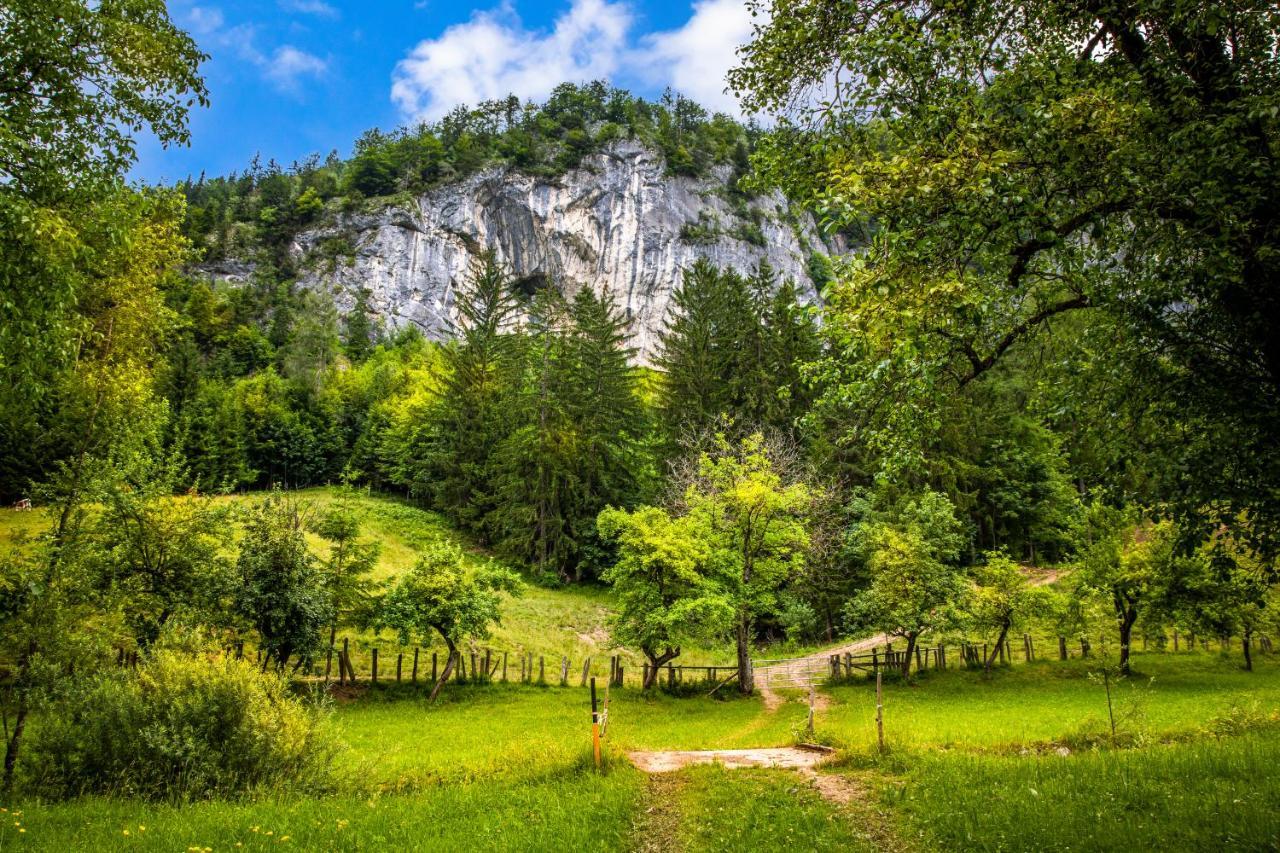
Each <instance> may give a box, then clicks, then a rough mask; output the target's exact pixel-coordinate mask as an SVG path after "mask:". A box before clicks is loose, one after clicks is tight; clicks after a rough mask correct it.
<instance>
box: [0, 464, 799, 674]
mask: <svg viewBox="0 0 1280 853" xmlns="http://www.w3.org/2000/svg"><path fill="white" fill-rule="evenodd" d="M295 494H296V495H297V497H298V498H299V500H300V501H302V502H303V503H304V504H305V505H307V507H308V508H309V509H308V511H309V512H310V513H312V514H316V513H319V512H322V511H324V510H325V509H327V508H329V507H330V506H332V505H333V504H334V503H336V502H338V501H343V502H345V503H346V505H347V506H349V507H350V508H351V509H352V510H353V511H354V513H355V514H356V516H357V517H358V518H359V519H360V523H361V536H362V538H363V539H365V540H366V541H373V542H377V543H378V546H379V549H380V551H379V557H378V565H377V567H376V569H375V571H374V577H375V579H377V580H387V579H389V578H392V577H394V576H395V575H396V574H398V573H399V572H402V571H404V570H406V569H408V568H409V567H410V566H411V565H413V562H414V561H415V560H416V559H417V555H418V554H419V553H420V552H421V551H422V550H424V549H425V548H427V547H429V546H430V545H431V544H432V543H435V542H438V541H440V540H449V541H455V542H459V543H460V544H462V545H463V546H464V548H466V549H467V550H468V552H469V553H472V554H475V555H476V557H477V559H480V558H483V557H484V556H485V555H484V554H483V553H482V552H480V551H479V550H478V549H476V548H474V547H473V546H471V545H469V543H466V542H465V541H462V540H460V539H459V537H458V536H457V534H456V533H455V532H454V531H452V530H451V529H450V528H449V526H448V524H447V523H446V522H445V520H444V518H443V517H442V516H440V515H439V514H437V513H434V512H431V511H428V510H424V509H421V508H418V507H415V506H412V505H409V504H407V503H404V502H401V501H399V500H396V499H394V498H387V497H380V496H371V495H366V494H363V493H359V492H355V493H348V494H346V495H343V494H342V493H340V492H339V491H338V490H336V489H331V488H314V489H303V490H301V491H298V492H296V493H295ZM257 497H258V496H257V495H252V494H251V495H246V496H240V495H237V496H230V497H228V498H226V500H228V501H231V502H233V503H236V504H239V505H247V504H248V503H249V502H250V501H252V500H254V499H256V498H257ZM47 524H48V520H47V518H46V517H45V514H44V513H43V512H41V511H40V510H38V509H37V510H35V511H31V512H16V511H14V510H10V509H0V546H4V545H6V544H8V543H11V542H13V541H14V539H15V538H16V537H17V536H18V534H19V531H24V532H25V533H26V534H28V535H32V534H35V533H39V532H40V531H41V530H43V529H44V528H45V527H46V526H47ZM307 539H308V542H309V543H310V544H311V546H312V549H313V550H314V551H315V552H316V553H317V554H323V553H325V551H326V549H327V546H326V543H325V541H324V540H323V539H321V538H320V537H318V536H315V535H313V534H308V536H307ZM502 612H503V618H502V624H501V625H498V626H497V627H495V628H494V630H493V636H492V637H491V638H490V639H489V640H486V641H484V642H483V643H482V644H480V645H481V647H482V648H491V649H494V650H498V651H508V652H510V653H512V655H513V657H512V665H513V666H516V667H517V668H518V663H517V657H516V656H518V654H519V653H520V652H522V651H524V652H529V653H532V654H534V655H537V656H545V657H546V658H547V667H548V672H550V671H551V670H553V669H556V668H558V667H559V665H560V663H559V662H560V658H561V656H568V657H569V659H570V661H571V663H572V664H573V671H574V672H575V673H576V675H577V677H578V678H581V673H582V669H581V667H582V662H583V659H584V658H585V657H588V656H590V657H592V658H593V671H594V672H595V673H596V674H601V675H602V674H607V673H608V672H609V657H610V656H611V655H614V654H620V655H621V656H622V657H623V658H624V659H625V664H626V666H627V667H628V669H629V670H631V671H632V672H635V673H637V674H638V673H639V666H640V662H641V658H640V657H639V656H638V655H637V654H635V653H634V652H631V651H629V650H626V649H615V648H613V647H612V645H611V641H610V637H609V630H608V625H607V622H608V618H609V613H610V594H609V591H608V589H607V588H606V587H603V586H593V585H577V586H570V587H561V588H554V589H552V588H547V587H544V586H539V585H537V584H536V583H528V584H526V586H525V590H524V593H523V595H521V596H520V597H518V598H510V599H508V600H507V601H506V603H505V604H504V605H503V611H502ZM341 636H345V637H346V638H347V639H348V640H349V641H350V643H351V646H350V649H351V658H352V664H353V666H355V668H356V670H357V672H359V673H360V674H361V676H365V675H367V674H368V672H369V670H370V668H371V663H370V658H371V655H370V649H371V648H372V647H373V646H375V645H376V646H378V648H379V656H380V660H381V663H380V667H381V668H382V669H383V671H386V670H385V668H386V666H387V665H388V662H390V664H391V666H392V667H394V661H395V657H396V655H397V654H398V653H399V652H400V651H402V649H400V648H399V646H398V644H397V642H396V641H395V639H394V638H393V637H391V636H389V635H386V634H384V635H382V636H381V637H376V636H374V635H372V634H368V633H361V632H358V631H355V630H350V629H348V630H345V631H342V632H341ZM433 650H434V651H436V652H437V653H439V654H441V655H443V653H444V645H443V643H441V644H439V645H438V646H437V647H436V648H434V649H432V648H430V647H423V649H422V650H421V652H420V654H422V655H425V659H426V660H427V661H429V660H430V657H431V651H433ZM407 651H408V652H409V653H410V654H412V650H411V649H409V650H407ZM788 651H791V649H788ZM771 653H777V650H771ZM732 659H733V653H732V650H731V649H730V648H729V647H728V646H727V645H726V646H724V647H712V648H686V650H685V655H684V657H683V661H682V662H684V663H690V664H704V665H705V664H725V663H728V662H729V661H731V660H732ZM392 671H393V672H394V670H392ZM556 671H557V672H558V669H556ZM512 677H513V678H514V677H515V674H514V673H513V674H512ZM548 677H550V676H548Z"/></svg>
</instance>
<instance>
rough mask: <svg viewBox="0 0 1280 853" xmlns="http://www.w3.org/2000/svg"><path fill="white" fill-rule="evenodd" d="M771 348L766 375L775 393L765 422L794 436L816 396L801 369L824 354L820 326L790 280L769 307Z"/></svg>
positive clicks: (774, 294) (774, 297)
mask: <svg viewBox="0 0 1280 853" xmlns="http://www.w3.org/2000/svg"><path fill="white" fill-rule="evenodd" d="M765 322H766V324H767V328H768V334H767V341H768V346H767V348H766V352H765V359H766V370H765V374H766V375H767V376H769V377H770V380H771V382H772V390H771V393H770V395H769V404H768V406H767V407H766V408H765V411H764V413H763V418H762V421H763V423H765V424H766V425H768V426H770V427H773V428H775V429H779V430H783V431H786V432H791V433H793V434H794V433H795V431H796V422H797V421H798V420H799V419H800V417H801V416H802V415H804V414H805V412H807V411H808V410H809V407H810V406H812V405H813V400H814V392H813V388H812V385H811V383H810V382H809V381H808V380H807V379H806V378H805V376H804V374H803V372H802V368H803V366H804V365H805V364H809V363H811V362H815V361H817V360H818V356H819V355H820V354H821V342H820V340H819V338H818V326H817V323H815V322H814V319H813V316H812V315H811V314H810V312H809V309H808V308H807V307H806V306H804V305H802V304H801V303H800V299H799V293H798V292H797V291H796V283H795V281H793V280H792V279H787V280H786V281H784V282H783V283H782V284H781V285H779V286H778V287H777V289H776V290H775V291H774V293H773V297H772V299H771V300H770V301H769V303H768V305H767V315H766V321H765Z"/></svg>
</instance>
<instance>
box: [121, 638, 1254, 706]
mask: <svg viewBox="0 0 1280 853" xmlns="http://www.w3.org/2000/svg"><path fill="white" fill-rule="evenodd" d="M1135 639H1139V638H1135ZM1216 639H1217V642H1218V644H1219V649H1220V650H1221V651H1223V652H1226V651H1227V650H1228V649H1229V648H1231V645H1230V644H1231V638H1229V637H1221V638H1216ZM1140 641H1141V648H1142V649H1144V650H1147V649H1149V648H1150V647H1152V646H1154V647H1155V648H1157V649H1160V650H1165V651H1167V650H1169V649H1170V647H1171V648H1172V651H1174V652H1178V651H1183V650H1191V649H1195V648H1197V647H1199V648H1201V649H1203V650H1206V651H1207V650H1209V649H1210V648H1211V642H1210V639H1209V638H1207V637H1203V636H1200V637H1197V636H1191V635H1180V634H1179V633H1178V632H1177V631H1175V632H1173V634H1172V636H1171V637H1161V638H1149V637H1146V636H1142V637H1141V638H1140ZM1254 641H1255V643H1256V648H1257V650H1258V651H1259V652H1261V653H1263V654H1270V653H1271V652H1272V650H1273V646H1272V641H1271V638H1270V637H1269V636H1266V635H1257V636H1256V637H1254ZM991 648H992V647H991V646H990V645H989V644H987V643H978V642H969V641H960V642H957V643H955V644H951V645H948V644H938V645H933V646H922V645H917V646H916V647H915V648H914V650H913V651H912V656H913V660H912V666H911V669H912V670H925V669H938V670H945V669H948V668H950V667H953V666H960V667H965V668H981V667H982V666H983V665H984V662H985V660H986V659H987V656H988V654H989V652H990V651H991ZM994 648H995V655H994V658H993V664H1012V663H1014V662H1016V660H1017V659H1018V658H1021V660H1022V661H1024V662H1026V661H1035V660H1037V659H1039V658H1040V652H1039V650H1038V649H1037V647H1036V642H1035V638H1033V637H1032V636H1031V635H1030V634H1023V635H1022V636H1021V637H1020V638H1017V639H1015V638H1009V637H1007V638H1005V641H1004V642H1003V643H1001V644H999V645H997V646H995V647H994ZM365 651H366V652H367V654H365V655H363V658H364V659H363V660H362V661H359V664H360V665H359V666H358V667H357V662H356V660H355V657H354V656H353V654H352V652H353V650H352V648H351V644H350V641H349V640H348V639H347V638H342V639H341V641H335V642H334V643H333V644H332V645H331V646H330V647H329V648H328V649H327V651H326V653H325V654H324V655H323V656H322V658H321V659H320V660H318V661H313V662H312V663H311V665H310V666H309V667H307V668H305V669H295V671H294V672H293V674H294V676H295V677H299V678H302V679H304V680H310V681H322V682H323V683H326V684H329V683H333V684H336V685H338V686H346V685H348V684H353V685H354V684H359V683H365V684H389V683H396V684H402V683H409V684H417V683H419V682H423V683H426V684H434V683H435V682H436V681H437V680H438V679H439V677H440V676H441V674H443V672H444V670H445V665H446V663H447V656H446V653H442V652H440V651H438V650H434V649H423V648H421V647H413V648H400V647H396V648H395V650H394V657H393V658H388V657H384V656H382V654H381V649H380V648H379V647H377V646H370V647H368V648H367V649H366V650H365ZM1054 651H1056V653H1057V654H1056V657H1057V658H1058V659H1060V660H1067V659H1068V658H1071V657H1082V658H1089V657H1091V656H1092V655H1093V646H1092V644H1091V643H1090V641H1089V639H1088V638H1087V637H1079V638H1077V639H1073V640H1071V641H1068V639H1067V638H1066V637H1058V638H1057V649H1056V650H1054ZM225 652H226V653H227V654H228V655H229V656H235V657H237V658H243V657H245V656H246V651H245V647H244V643H239V644H237V645H235V646H232V647H228V648H227V649H226V650H225ZM253 654H255V655H256V661H257V662H258V663H261V662H262V653H261V652H256V653H253ZM455 654H456V657H455V658H454V667H453V671H452V673H451V674H450V678H451V679H453V680H455V681H460V682H470V683H483V684H488V683H495V682H509V683H521V684H548V685H559V686H561V687H570V686H576V687H587V686H588V685H589V683H590V679H591V678H592V677H593V676H596V677H601V678H604V677H605V676H607V680H606V682H605V683H606V684H608V685H609V686H611V687H623V686H624V685H626V684H627V683H628V676H632V678H631V681H632V682H634V683H636V684H640V683H643V680H647V679H648V676H649V664H648V662H644V663H642V664H641V667H640V672H639V673H636V671H635V669H633V668H628V666H627V664H626V659H625V658H624V657H623V656H622V655H611V656H609V657H607V658H605V657H604V656H601V657H600V658H599V659H597V658H595V657H591V656H588V657H585V658H583V659H582V660H581V661H580V662H574V661H573V660H571V659H570V658H569V657H568V656H564V655H559V656H547V655H535V654H534V653H533V652H530V651H526V650H517V651H497V650H494V649H491V648H468V649H466V650H463V651H458V652H456V653H455ZM906 655H907V651H906V649H905V648H902V647H901V646H899V647H897V648H895V646H894V644H893V643H886V644H885V645H883V646H880V647H876V648H872V649H868V650H866V651H862V652H856V653H855V652H845V653H841V654H833V655H827V656H824V655H822V654H821V653H818V654H815V655H809V656H806V657H803V658H794V659H788V660H777V661H773V660H767V661H766V660H757V661H755V662H754V667H755V671H756V679H757V681H758V682H761V683H763V684H766V685H768V686H782V687H788V686H805V685H808V684H809V683H814V682H819V681H825V680H827V679H850V678H855V677H858V676H868V677H874V675H875V674H876V673H878V672H881V671H888V672H892V671H895V670H901V669H902V667H903V664H904V663H905V661H906ZM606 660H607V669H606V668H605V667H606V663H605V661H606ZM137 661H138V653H137V652H136V651H131V652H126V651H125V650H123V649H118V650H117V655H116V664H117V665H119V666H136V665H137ZM737 673H738V668H737V666H736V665H732V664H718V665H714V666H708V665H692V664H666V665H664V666H662V667H660V668H659V672H658V674H657V678H656V683H657V684H659V685H663V684H665V686H666V687H668V688H669V689H675V688H678V687H680V686H682V685H690V686H692V685H706V686H707V687H708V688H710V689H711V690H712V691H713V692H714V691H715V690H719V689H720V688H721V687H723V686H724V685H726V684H728V683H729V682H731V681H733V680H734V679H735V678H736V677H737ZM797 673H799V674H800V675H803V678H801V677H800V675H797ZM635 676H638V678H637V677H635ZM642 679H643V680H642Z"/></svg>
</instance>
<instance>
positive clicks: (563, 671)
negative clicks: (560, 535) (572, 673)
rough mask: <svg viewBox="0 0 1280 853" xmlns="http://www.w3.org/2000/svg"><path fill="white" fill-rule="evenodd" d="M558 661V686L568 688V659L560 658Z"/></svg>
mask: <svg viewBox="0 0 1280 853" xmlns="http://www.w3.org/2000/svg"><path fill="white" fill-rule="evenodd" d="M560 660H561V663H560V686H561V687H568V686H569V659H568V658H567V657H562V658H561V659H560Z"/></svg>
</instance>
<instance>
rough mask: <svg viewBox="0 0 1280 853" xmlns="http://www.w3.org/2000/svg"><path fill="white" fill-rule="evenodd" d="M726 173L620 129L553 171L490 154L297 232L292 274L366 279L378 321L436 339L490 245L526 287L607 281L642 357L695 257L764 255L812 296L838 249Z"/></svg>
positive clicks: (351, 286)
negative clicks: (475, 169)
mask: <svg viewBox="0 0 1280 853" xmlns="http://www.w3.org/2000/svg"><path fill="white" fill-rule="evenodd" d="M729 181H730V172H729V167H727V166H725V167H721V168H720V169H719V170H718V171H716V172H715V173H713V174H712V175H709V176H708V177H707V178H705V179H690V178H683V177H673V176H670V175H668V174H666V171H665V166H664V163H663V159H662V156H661V154H659V153H657V152H654V151H651V150H649V149H648V148H646V147H644V146H643V145H641V144H639V143H636V142H633V141H621V142H617V143H614V144H613V145H612V146H611V147H610V148H608V149H607V150H605V151H604V152H602V153H599V154H596V155H593V156H591V157H588V158H586V159H585V160H584V161H583V164H582V166H581V167H580V168H578V169H575V170H573V171H571V172H569V173H567V174H565V175H563V176H561V177H559V178H554V179H545V178H534V177H530V176H528V175H524V174H521V173H519V172H517V171H515V170H513V169H511V168H509V167H499V168H493V169H489V170H485V171H482V172H479V173H477V174H475V175H473V176H471V177H469V178H467V179H465V180H462V181H459V182H458V183H455V184H450V185H447V186H443V187H440V188H438V189H435V190H432V191H431V192H428V193H427V194H425V195H423V196H421V197H420V198H418V199H416V200H415V203H413V204H410V205H407V206H388V207H385V208H383V209H381V210H379V211H377V212H374V213H364V214H350V215H347V216H344V217H343V218H341V219H340V220H338V221H337V222H335V223H332V224H330V225H326V226H324V227H321V228H318V229H315V230H311V231H306V232H303V233H302V234H300V235H299V237H298V238H297V240H296V241H295V243H294V245H293V246H292V251H293V253H294V254H295V257H296V258H297V259H298V263H299V268H300V269H301V270H302V272H301V275H300V278H299V282H300V284H301V285H302V286H304V287H308V288H311V289H314V290H318V291H324V292H329V293H332V295H333V298H334V299H335V301H336V303H337V306H338V308H339V311H340V312H344V313H345V312H346V311H349V310H351V308H352V306H353V304H354V301H355V294H356V293H357V292H358V291H359V290H360V289H361V288H364V289H367V290H368V291H369V300H368V301H369V306H370V309H371V310H372V312H373V313H374V314H375V316H376V317H377V318H378V319H380V320H381V321H382V323H383V325H384V326H385V327H386V328H388V329H389V330H394V329H397V328H399V327H402V326H404V325H406V324H414V325H416V326H418V327H419V328H420V329H421V330H422V331H423V332H424V333H425V334H426V335H427V336H428V337H430V338H435V339H440V338H443V337H446V336H447V335H448V328H449V322H450V320H451V319H452V318H453V316H454V315H453V302H454V299H453V295H454V289H455V287H456V286H457V285H458V283H460V282H462V281H465V279H466V277H467V276H468V275H469V270H470V267H471V264H472V262H473V260H474V259H475V258H476V256H477V255H478V254H479V253H480V252H482V251H484V250H485V249H490V248H492V249H494V250H495V251H496V252H497V255H498V257H499V259H500V260H501V261H502V262H503V263H505V264H506V265H507V267H508V268H509V270H510V272H511V274H512V275H513V276H514V277H515V279H516V280H517V282H518V283H519V284H520V285H521V286H522V287H524V288H526V289H528V290H530V291H531V290H532V289H534V288H537V287H541V286H544V285H548V284H549V285H552V286H556V287H559V288H560V289H561V290H562V291H563V292H564V293H565V294H566V295H569V296H572V294H574V293H576V292H577V290H578V289H579V288H582V287H590V288H592V289H593V290H595V291H596V292H597V293H605V292H608V293H611V294H612V295H613V297H614V299H615V301H616V303H617V305H618V306H619V307H621V308H623V309H624V310H625V311H626V312H627V317H628V318H629V320H630V323H631V329H632V333H633V337H632V340H631V344H632V346H634V347H636V349H637V350H638V351H639V358H640V360H641V361H644V362H648V361H650V360H651V359H652V357H653V355H654V352H655V349H656V347H657V343H658V336H659V334H660V333H661V331H662V328H663V325H664V322H665V319H666V316H667V310H668V306H669V304H670V301H671V292H672V289H673V288H674V287H675V286H677V284H678V283H679V281H680V277H681V270H682V269H684V268H685V267H687V266H689V265H691V264H692V263H693V262H694V261H695V260H696V259H698V258H707V259H709V260H710V261H712V262H713V263H715V264H716V265H718V266H721V267H729V268H734V269H738V270H740V271H742V272H747V271H750V270H753V269H754V268H755V267H756V265H757V264H758V263H759V262H760V261H761V260H763V259H767V260H768V262H769V263H770V264H771V265H772V266H773V267H774V269H775V270H776V272H777V273H778V276H779V278H780V279H781V278H792V279H794V280H795V281H796V283H797V285H798V286H799V288H800V290H801V292H802V293H803V294H804V295H805V298H806V299H809V300H813V299H816V294H815V292H814V288H813V285H812V282H811V281H810V277H809V273H808V269H809V264H810V259H811V258H812V256H813V255H814V253H829V252H838V251H840V250H841V249H842V247H841V246H839V245H835V244H833V243H831V242H829V241H827V240H825V239H824V238H823V237H822V236H821V235H820V234H819V233H818V230H817V228H816V227H815V224H814V221H813V219H812V217H811V216H810V215H809V214H808V213H807V212H802V211H797V210H793V209H792V208H791V207H790V206H789V205H788V203H787V201H786V199H785V198H784V197H783V196H782V194H781V193H773V194H770V195H767V196H762V197H757V198H754V199H751V200H750V201H748V202H746V203H744V202H743V201H741V200H739V201H738V202H737V203H736V204H735V203H734V201H733V200H732V197H731V194H730V193H729V192H728V187H729Z"/></svg>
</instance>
